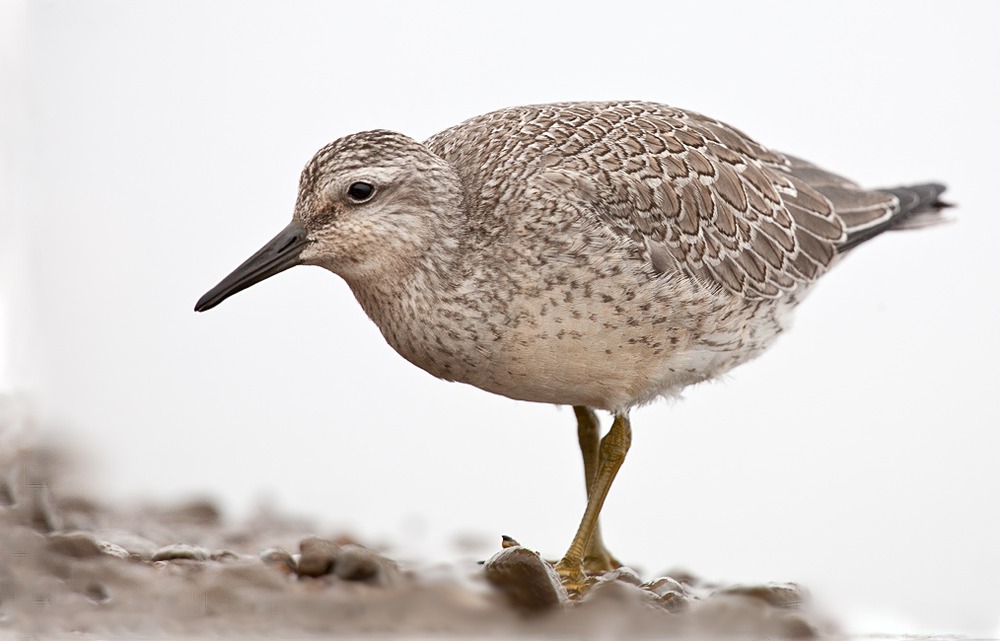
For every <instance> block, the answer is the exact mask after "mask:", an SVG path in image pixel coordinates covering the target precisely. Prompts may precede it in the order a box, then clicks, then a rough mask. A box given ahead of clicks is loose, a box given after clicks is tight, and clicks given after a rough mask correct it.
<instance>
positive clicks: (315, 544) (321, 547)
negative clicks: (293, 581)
mask: <svg viewBox="0 0 1000 641" xmlns="http://www.w3.org/2000/svg"><path fill="white" fill-rule="evenodd" d="M299 552H300V553H301V554H300V556H299V562H298V565H297V567H296V568H295V572H296V573H297V574H298V575H299V576H312V577H317V576H323V575H324V574H329V573H330V571H331V570H332V569H333V563H334V561H335V560H336V559H337V556H338V555H339V554H340V546H339V545H337V544H336V543H334V542H333V541H330V540H327V539H321V538H320V537H318V536H310V537H308V538H305V539H302V540H301V541H299Z"/></svg>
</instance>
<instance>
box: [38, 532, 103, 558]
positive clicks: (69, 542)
mask: <svg viewBox="0 0 1000 641" xmlns="http://www.w3.org/2000/svg"><path fill="white" fill-rule="evenodd" d="M49 550H51V551H52V552H55V553H57V554H62V555H63V556H71V557H74V558H77V559H88V558H92V557H95V556H100V555H101V554H102V550H101V546H100V545H99V544H98V543H97V541H95V540H94V538H93V537H92V536H91V535H89V534H87V533H86V532H53V533H52V534H50V535H49Z"/></svg>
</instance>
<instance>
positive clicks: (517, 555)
mask: <svg viewBox="0 0 1000 641" xmlns="http://www.w3.org/2000/svg"><path fill="white" fill-rule="evenodd" d="M483 572H484V574H485V576H486V580H487V581H489V583H490V584H491V585H493V586H494V587H495V588H497V589H498V590H499V591H500V592H501V593H502V594H503V595H504V596H505V597H506V598H507V600H508V601H509V602H510V603H511V605H513V606H514V607H515V608H517V609H519V610H523V611H526V612H541V611H544V610H551V609H553V608H557V607H560V606H563V605H566V604H568V603H569V594H567V593H566V588H564V587H563V585H562V583H560V582H559V575H558V574H556V571H555V570H554V569H553V568H552V566H551V565H549V564H548V563H546V562H545V561H544V560H543V559H542V557H541V556H540V555H539V554H538V552H535V551H533V550H529V549H527V548H524V547H521V546H519V545H515V546H511V547H505V548H504V549H502V550H500V551H499V552H497V553H496V554H494V555H493V557H492V558H491V559H490V560H489V561H487V562H486V564H485V565H484V566H483Z"/></svg>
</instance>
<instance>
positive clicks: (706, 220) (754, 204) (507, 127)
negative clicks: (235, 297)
mask: <svg viewBox="0 0 1000 641" xmlns="http://www.w3.org/2000/svg"><path fill="white" fill-rule="evenodd" d="M355 185H361V188H360V191H357V190H354V189H353V187H352V186H355ZM369 187H371V191H370V192H369V189H368V188H369ZM942 191H943V187H941V186H939V185H934V184H928V185H918V186H916V187H912V188H896V189H889V190H865V189H862V188H861V187H859V186H858V185H856V184H855V183H853V182H851V181H849V180H847V179H845V178H842V177H840V176H837V175H834V174H831V173H829V172H826V171H824V170H822V169H819V168H817V167H815V166H813V165H811V164H809V163H808V162H805V161H802V160H799V159H797V158H794V157H791V156H786V155H783V154H781V153H778V152H776V151H773V150H770V149H768V148H766V147H764V146H762V145H760V144H759V143H757V142H755V141H754V140H752V139H751V138H749V137H747V136H746V135H745V134H743V133H742V132H740V131H739V130H737V129H734V128H733V127H730V126H729V125H726V124H724V123H721V122H719V121H717V120H713V119H711V118H707V117H705V116H702V115H700V114H697V113H693V112H689V111H684V110H681V109H676V108H672V107H667V106H663V105H657V104H652V103H644V102H616V103H564V104H554V105H537V106H528V107H516V108H510V109H503V110H500V111H496V112H493V113H489V114H486V115H483V116H479V117H476V118H472V119H470V120H468V121H466V122H464V123H462V124H460V125H457V126H455V127H453V128H451V129H448V130H445V131H443V132H441V133H439V134H437V135H435V136H433V137H432V138H431V139H429V140H427V141H426V142H425V143H419V142H417V141H414V140H412V139H410V138H408V137H406V136H403V135H402V134H397V133H393V132H389V131H381V130H380V131H369V132H362V133H359V134H354V135H351V136H346V137H344V138H341V139H340V140H337V141H335V142H333V143H331V144H330V145H328V146H327V147H324V148H323V149H322V150H320V151H319V152H318V153H317V154H316V156H315V157H314V158H313V159H312V160H311V161H310V162H309V164H308V165H307V166H306V168H305V170H304V171H303V172H302V180H301V184H300V188H299V198H298V202H297V204H296V209H295V213H294V217H293V222H292V224H291V225H290V226H289V227H288V228H287V229H286V231H285V232H282V234H280V235H279V236H278V237H277V238H276V239H275V240H274V241H272V243H271V244H269V245H268V246H267V247H265V248H264V249H262V250H261V252H259V253H258V254H257V255H255V256H254V257H253V258H251V260H249V261H247V263H245V264H244V265H243V266H241V267H240V268H239V269H237V271H236V272H234V274H233V275H231V276H230V277H228V278H227V279H226V280H225V281H223V282H222V283H221V284H220V285H219V286H218V287H217V288H216V289H214V290H213V291H212V292H209V294H207V295H206V296H205V298H203V299H202V301H200V302H199V304H198V309H207V308H209V307H211V306H213V305H215V304H217V303H218V302H220V301H221V300H222V299H224V298H225V297H226V296H228V295H230V294H232V293H234V292H236V291H239V290H240V289H242V288H244V287H247V286H249V285H251V284H253V283H254V282H257V281H259V280H261V279H263V278H266V277H268V276H270V275H272V274H273V273H277V272H278V271H281V270H282V269H285V268H287V267H289V266H291V265H292V264H296V263H307V264H316V265H321V266H323V267H326V268H327V269H329V270H331V271H333V272H335V273H337V274H339V275H340V276H342V277H343V278H344V279H345V280H346V281H347V283H348V284H349V285H350V287H351V289H352V290H353V292H354V294H355V295H356V297H357V299H358V301H359V302H360V303H361V305H362V307H363V308H364V309H365V311H366V312H367V313H368V315H369V316H370V317H371V318H372V320H374V321H375V323H376V324H377V325H378V326H379V328H380V329H381V330H382V333H383V335H384V336H385V338H386V340H387V341H388V342H389V344H390V345H392V346H393V348H395V349H396V350H397V351H398V352H399V353H400V354H401V355H402V356H404V357H405V358H406V359H408V360H409V361H411V362H412V363H414V364H416V365H418V366H419V367H421V368H423V369H424V370H426V371H428V372H430V373H431V374H433V375H435V376H438V377H440V378H444V379H447V380H452V381H460V382H464V383H468V384H471V385H475V386H477V387H480V388H482V389H485V390H488V391H491V392H495V393H497V394H502V395H505V396H509V397H511V398H516V399H522V400H529V401H540V402H547V403H557V404H567V405H574V406H577V407H578V408H581V409H580V410H578V413H577V416H578V418H579V419H580V421H581V423H580V425H581V434H583V433H585V432H586V433H588V434H590V433H591V432H592V431H593V429H596V428H595V427H594V425H595V424H594V419H593V413H592V412H590V413H587V412H583V411H582V408H586V407H590V408H600V409H606V410H610V411H612V412H613V413H614V414H615V416H616V420H615V424H614V426H613V428H612V430H611V432H610V434H609V436H608V437H607V438H606V439H605V442H604V443H603V444H602V445H601V448H600V456H599V458H600V461H599V464H598V463H597V462H595V461H594V460H593V458H594V457H597V453H596V451H595V449H594V448H593V447H591V446H587V447H585V448H584V450H585V453H586V456H587V457H588V460H590V462H591V465H589V466H588V472H587V475H588V486H589V488H590V489H591V492H590V493H589V495H590V503H589V505H588V512H587V516H586V517H585V518H584V524H583V525H582V526H581V530H580V532H579V533H578V535H577V538H576V539H575V540H574V543H573V546H571V549H570V552H568V553H567V556H566V557H565V559H564V561H563V562H562V563H561V564H560V571H561V572H562V573H563V574H564V576H566V577H567V580H568V581H569V582H570V583H571V584H574V585H576V584H578V583H579V578H580V577H579V573H578V572H577V568H578V566H579V564H580V562H581V561H582V559H583V558H584V556H586V557H587V558H588V559H597V560H596V561H594V562H593V563H590V562H589V561H588V564H589V565H590V566H591V567H595V568H600V567H602V566H606V565H608V564H610V557H609V556H608V555H607V553H606V551H604V549H603V545H602V544H600V540H599V538H598V537H594V536H593V532H594V530H595V528H596V520H597V512H598V511H599V509H600V505H601V503H602V502H603V500H604V495H605V494H606V492H607V487H608V486H609V485H610V482H611V479H613V477H614V474H615V472H616V471H617V466H618V465H619V464H620V462H621V459H622V458H623V457H624V451H625V449H627V447H628V443H629V440H630V431H629V427H628V421H627V413H628V411H629V409H630V408H632V407H633V406H635V405H637V404H641V403H644V402H648V401H650V400H652V399H654V398H656V397H658V396H662V395H670V394H673V393H676V392H677V391H679V390H680V389H682V388H683V387H685V386H687V385H689V384H692V383H696V382H699V381H703V380H706V379H709V378H712V377H714V376H717V375H719V374H720V373H722V372H725V371H727V370H729V369H731V368H732V367H734V366H736V365H738V364H740V363H742V362H744V361H746V360H748V359H751V358H753V357H754V356H756V355H757V354H759V353H760V352H761V351H763V350H764V349H766V348H767V347H768V346H769V345H770V344H771V343H772V341H773V340H774V338H775V337H776V336H777V335H778V334H779V333H780V332H781V331H782V329H783V328H784V327H785V324H786V322H787V317H788V312H789V311H790V310H791V309H792V308H794V306H795V305H796V304H797V303H798V302H799V301H800V300H801V299H802V297H803V295H804V294H805V292H806V291H807V290H808V289H809V286H810V285H811V284H812V283H813V282H814V281H815V280H816V279H817V278H818V277H819V276H821V275H822V274H823V273H824V272H825V271H826V270H827V269H828V268H829V267H830V266H831V265H832V264H833V263H834V262H835V261H836V260H837V258H838V256H839V255H842V254H843V253H844V252H845V251H846V250H848V249H850V248H852V247H854V246H856V245H857V244H859V243H860V242H863V241H864V240H867V239H868V238H870V237H872V236H873V235H876V234H877V233H880V232H882V231H884V230H886V229H891V228H893V227H897V226H914V225H916V224H918V223H920V222H926V221H927V220H933V218H934V216H935V214H936V212H937V211H938V209H940V207H941V206H942V205H941V203H940V202H938V200H937V198H938V195H939V194H940V193H941V192H942ZM358 194H360V196H359V195H358ZM581 417H582V418H581ZM584 428H586V429H584ZM581 438H582V437H581ZM588 438H589V437H588ZM591 440H592V439H591ZM581 442H582V441H581ZM585 552H586V554H584V553H585Z"/></svg>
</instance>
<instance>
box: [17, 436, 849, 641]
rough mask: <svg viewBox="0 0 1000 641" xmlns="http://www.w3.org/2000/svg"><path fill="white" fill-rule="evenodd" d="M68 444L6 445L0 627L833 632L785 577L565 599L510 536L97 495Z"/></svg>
mask: <svg viewBox="0 0 1000 641" xmlns="http://www.w3.org/2000/svg"><path fill="white" fill-rule="evenodd" d="M64 458H65V457H64V456H62V454H61V453H59V452H58V451H54V450H51V449H46V448H37V447H35V448H31V447H28V448H24V447H22V448H16V447H11V446H10V445H9V444H7V445H4V446H3V448H2V451H0V637H7V636H10V637H13V638H18V639H31V638H63V637H68V636H72V637H75V638H81V637H82V638H136V637H141V638H164V637H168V638H180V637H204V636H207V635H213V636H239V637H244V636H250V635H253V636H277V637H281V638H289V637H297V638H301V637H313V636H315V637H322V638H349V637H358V636H361V637H364V638H406V639H412V638H428V637H433V638H441V637H453V638H477V639H478V638H489V639H498V638H525V637H529V638H567V637H579V638H644V637H693V636H698V637H710V638H719V637H730V636H731V637H753V638H764V637H791V638H809V637H816V636H823V635H826V634H830V633H832V627H831V626H830V625H829V624H828V623H826V622H824V620H823V619H822V617H820V616H819V615H818V614H817V613H816V612H815V610H814V609H813V607H812V606H811V605H810V604H809V603H808V598H807V595H806V593H805V591H804V590H803V589H802V588H800V587H799V586H796V585H793V584H777V585H759V586H735V585H729V586H726V585H713V584H711V583H707V582H705V581H702V580H700V579H698V578H697V577H694V576H691V575H689V574H686V573H674V574H673V576H665V577H656V578H653V579H652V580H646V579H644V578H642V577H639V576H638V575H636V574H635V573H634V572H632V571H630V570H628V569H624V568H623V569H620V570H616V571H614V572H612V573H609V574H607V575H605V576H602V577H598V578H597V579H596V582H595V585H594V586H593V588H592V589H591V590H590V591H589V593H588V594H587V595H586V596H585V597H584V598H582V599H579V600H570V599H569V598H568V597H567V595H566V593H565V591H564V590H563V589H562V588H561V586H560V585H559V583H558V581H557V580H556V579H555V575H554V572H553V571H552V569H551V567H550V566H549V565H548V564H547V563H545V562H544V561H543V560H542V559H541V558H540V557H539V556H538V554H537V553H535V552H533V551H531V550H529V549H527V548H525V547H521V546H520V545H517V544H516V543H515V542H513V541H508V542H506V543H505V545H504V547H501V546H500V545H498V551H497V554H496V555H495V556H493V557H492V558H491V559H486V560H484V562H480V563H475V562H469V563H459V562H456V563H453V564H446V565H423V566H420V565H415V564H403V563H398V562H396V561H394V560H393V559H391V558H389V557H388V556H386V554H385V553H384V552H383V553H380V552H376V551H375V550H372V549H370V548H368V547H366V546H365V545H364V544H363V542H358V541H354V540H351V539H350V538H348V537H344V536H335V535H330V534H329V533H325V534H324V535H323V536H316V534H315V533H314V532H312V531H310V526H309V525H308V524H305V523H301V522H296V521H295V520H293V519H289V518H287V517H279V516H276V515H273V514H262V515H259V516H258V517H256V518H254V519H251V520H250V521H248V522H245V523H242V524H239V525H238V526H233V525H232V524H227V523H226V522H225V521H224V520H223V519H222V518H220V514H219V510H218V509H217V508H216V507H215V506H214V505H212V504H211V503H209V502H203V501H202V502H194V503H189V504H186V505H181V506H175V507H169V508H165V507H158V508H134V509H125V508H120V507H115V506H111V505H106V504H103V503H101V502H100V501H99V500H97V499H95V498H94V497H89V496H84V495H79V494H77V493H74V492H73V491H71V488H70V487H67V485H68V484H67V483H66V482H63V481H64V479H63V478H62V474H61V470H62V469H63V468H64V466H63V464H62V461H63V460H64ZM498 543H499V541H498ZM390 554H391V552H390Z"/></svg>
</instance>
